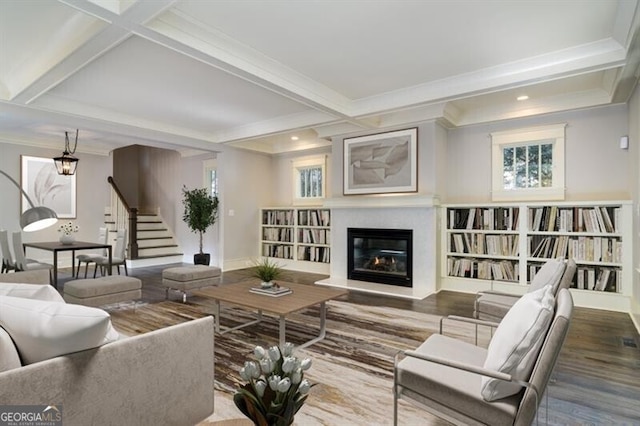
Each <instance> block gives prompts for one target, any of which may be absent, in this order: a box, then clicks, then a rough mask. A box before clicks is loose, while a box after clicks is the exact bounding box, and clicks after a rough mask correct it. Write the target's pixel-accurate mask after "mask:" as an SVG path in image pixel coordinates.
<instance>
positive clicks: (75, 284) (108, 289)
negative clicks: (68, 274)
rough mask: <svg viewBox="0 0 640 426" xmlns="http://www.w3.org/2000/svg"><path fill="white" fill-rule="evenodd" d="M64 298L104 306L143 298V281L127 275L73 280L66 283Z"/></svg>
mask: <svg viewBox="0 0 640 426" xmlns="http://www.w3.org/2000/svg"><path fill="white" fill-rule="evenodd" d="M63 297H64V300H65V301H66V302H68V303H75V304H78V305H86V306H102V305H109V304H111V303H118V302H125V301H129V300H136V299H140V298H142V281H140V280H139V279H138V278H134V277H128V276H126V275H110V276H106V277H100V278H93V279H83V280H73V281H69V282H67V283H66V284H65V285H64V291H63Z"/></svg>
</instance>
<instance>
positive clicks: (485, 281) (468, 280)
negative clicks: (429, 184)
mask: <svg viewBox="0 0 640 426" xmlns="http://www.w3.org/2000/svg"><path fill="white" fill-rule="evenodd" d="M519 217H520V209H519V208H518V206H514V205H483V206H467V205H457V206H456V205H451V206H445V207H444V214H443V215H442V218H443V229H444V230H445V231H444V235H445V237H444V244H443V247H444V255H443V258H444V259H445V263H444V265H443V275H444V277H443V283H442V284H443V285H442V286H441V287H443V288H450V289H452V290H463V291H479V290H487V289H489V288H493V287H494V286H495V283H497V282H500V283H502V284H501V285H507V286H514V285H518V284H519V282H520V264H519V263H520V257H519V253H520V234H519V231H518V229H519Z"/></svg>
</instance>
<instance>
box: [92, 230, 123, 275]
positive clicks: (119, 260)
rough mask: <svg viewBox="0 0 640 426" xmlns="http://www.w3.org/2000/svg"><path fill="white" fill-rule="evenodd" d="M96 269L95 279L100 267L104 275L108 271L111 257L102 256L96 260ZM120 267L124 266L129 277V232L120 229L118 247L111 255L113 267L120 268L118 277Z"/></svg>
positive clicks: (117, 237)
mask: <svg viewBox="0 0 640 426" xmlns="http://www.w3.org/2000/svg"><path fill="white" fill-rule="evenodd" d="M95 262H96V269H94V270H93V278H95V277H96V272H97V271H98V267H100V272H101V273H102V275H104V273H105V271H106V269H107V268H108V267H109V256H108V255H107V256H101V257H100V258H98V259H96V260H95ZM120 265H124V274H125V275H129V271H128V270H127V230H126V229H118V232H117V234H116V246H115V248H114V249H113V252H112V253H111V267H114V266H116V267H117V268H118V275H120Z"/></svg>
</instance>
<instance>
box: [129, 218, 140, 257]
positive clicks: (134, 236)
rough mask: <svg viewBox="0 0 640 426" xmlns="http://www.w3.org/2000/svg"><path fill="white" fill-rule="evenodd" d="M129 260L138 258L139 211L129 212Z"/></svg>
mask: <svg viewBox="0 0 640 426" xmlns="http://www.w3.org/2000/svg"><path fill="white" fill-rule="evenodd" d="M129 258H130V259H131V260H134V259H137V258H138V209H137V208H135V207H132V208H131V209H130V210H129Z"/></svg>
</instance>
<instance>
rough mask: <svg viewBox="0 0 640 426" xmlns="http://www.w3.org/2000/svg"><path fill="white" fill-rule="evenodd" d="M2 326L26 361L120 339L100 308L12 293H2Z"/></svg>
mask: <svg viewBox="0 0 640 426" xmlns="http://www.w3.org/2000/svg"><path fill="white" fill-rule="evenodd" d="M0 326H1V327H3V328H4V329H5V330H6V331H7V333H9V335H10V336H11V339H12V340H13V341H14V343H15V345H16V347H17V348H18V353H19V354H20V358H21V359H22V362H23V363H24V364H31V363H34V362H38V361H42V360H45V359H49V358H53V357H56V356H59V355H64V354H68V353H72V352H78V351H82V350H85V349H89V348H95V347H98V346H101V345H103V344H105V343H109V342H111V341H114V340H117V339H118V333H117V332H116V331H115V330H114V329H113V327H112V326H111V319H110V317H109V314H108V313H107V312H105V311H103V310H101V309H97V308H90V307H87V306H80V305H71V304H66V303H64V302H50V301H42V300H33V299H24V298H20V297H11V296H0Z"/></svg>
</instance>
